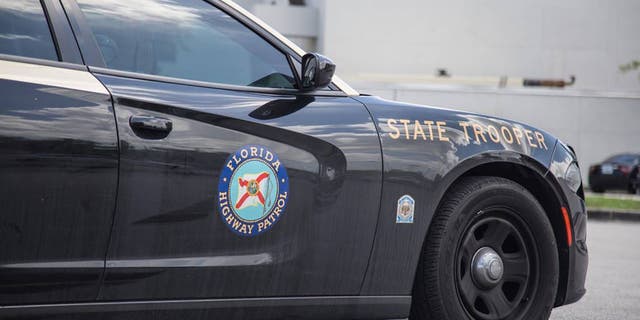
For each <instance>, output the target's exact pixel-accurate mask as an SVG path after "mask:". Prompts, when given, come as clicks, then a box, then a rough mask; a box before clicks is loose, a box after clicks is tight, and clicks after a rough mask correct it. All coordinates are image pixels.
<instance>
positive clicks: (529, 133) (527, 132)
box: [524, 129, 538, 148]
mask: <svg viewBox="0 0 640 320" xmlns="http://www.w3.org/2000/svg"><path fill="white" fill-rule="evenodd" d="M524 135H525V136H527V141H528V142H529V145H530V146H531V147H532V148H537V147H538V146H537V145H535V144H534V143H533V136H532V135H531V130H527V129H524Z"/></svg>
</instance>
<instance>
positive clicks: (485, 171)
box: [451, 162, 569, 306]
mask: <svg viewBox="0 0 640 320" xmlns="http://www.w3.org/2000/svg"><path fill="white" fill-rule="evenodd" d="M469 176H492V177H501V178H505V179H509V180H512V181H515V182H517V183H518V184H520V185H522V186H523V187H525V188H526V189H527V190H529V192H531V194H533V196H535V197H536V199H537V200H538V202H539V203H540V205H542V207H543V208H544V210H545V212H546V213H547V217H548V218H549V221H550V222H551V225H552V227H553V233H554V235H555V237H556V244H557V246H558V260H559V267H560V270H559V279H558V290H557V293H556V300H555V304H556V306H558V305H560V304H562V302H563V301H564V297H565V296H566V290H567V280H568V270H569V248H568V246H567V243H566V240H565V239H566V235H565V232H566V231H565V226H564V221H563V218H562V215H561V203H560V200H559V199H558V197H557V195H556V192H555V191H554V189H553V187H552V186H551V185H550V184H549V182H548V181H547V180H545V178H544V177H542V176H541V175H540V174H539V173H538V172H536V171H534V170H533V169H530V168H528V167H525V166H523V165H519V164H515V163H508V162H492V163H487V164H483V165H480V166H477V167H475V168H473V169H471V170H469V171H467V172H466V173H464V174H463V175H462V176H460V177H458V178H457V179H456V181H455V182H454V183H452V184H451V186H453V185H455V184H456V183H457V182H458V181H459V180H460V179H461V178H464V177H469Z"/></svg>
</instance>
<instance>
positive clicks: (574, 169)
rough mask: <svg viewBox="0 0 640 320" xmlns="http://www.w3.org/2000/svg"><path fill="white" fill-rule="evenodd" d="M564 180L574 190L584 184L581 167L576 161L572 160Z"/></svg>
mask: <svg viewBox="0 0 640 320" xmlns="http://www.w3.org/2000/svg"><path fill="white" fill-rule="evenodd" d="M564 180H565V181H566V182H567V185H568V186H569V188H570V189H571V190H573V192H577V191H578V189H579V188H580V185H581V184H582V177H581V176H580V168H578V165H577V164H576V163H575V162H572V163H571V164H570V165H569V167H568V168H567V171H566V172H565V173H564Z"/></svg>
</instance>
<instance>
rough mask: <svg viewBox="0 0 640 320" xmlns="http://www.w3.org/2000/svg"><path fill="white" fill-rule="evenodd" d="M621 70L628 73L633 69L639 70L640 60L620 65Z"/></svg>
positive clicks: (639, 76)
mask: <svg viewBox="0 0 640 320" xmlns="http://www.w3.org/2000/svg"><path fill="white" fill-rule="evenodd" d="M619 68H620V71H622V72H624V73H627V72H630V71H633V70H638V69H640V60H633V61H631V62H629V63H626V64H623V65H620V67H619ZM638 78H639V79H640V75H638Z"/></svg>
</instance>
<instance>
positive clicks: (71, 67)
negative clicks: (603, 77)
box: [0, 0, 587, 319]
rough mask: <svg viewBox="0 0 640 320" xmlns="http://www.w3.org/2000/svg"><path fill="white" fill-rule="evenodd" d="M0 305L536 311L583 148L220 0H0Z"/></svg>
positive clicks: (211, 310)
mask: <svg viewBox="0 0 640 320" xmlns="http://www.w3.org/2000/svg"><path fill="white" fill-rule="evenodd" d="M0 51H1V54H0V97H1V99H0V151H1V152H0V208H2V209H1V213H0V246H1V247H0V248H1V249H0V279H1V280H0V306H1V307H0V318H3V319H6V318H12V317H19V318H21V319H24V318H30V317H32V318H38V319H42V318H46V319H84V318H87V319H96V318H98V319H123V318H127V319H233V318H237V319H293V318H316V319H356V318H359V319H363V318H367V319H369V318H377V319H385V318H406V317H410V318H411V319H427V318H428V319H544V318H548V316H549V315H550V312H551V309H552V308H553V307H554V306H560V305H565V304H569V303H572V302H575V301H577V300H578V299H580V297H582V295H583V294H584V293H585V289H584V283H585V274H586V269H587V247H586V242H585V241H586V235H585V226H586V212H585V206H584V195H583V187H582V182H581V178H580V173H579V170H578V164H577V160H576V156H575V154H574V152H573V151H572V150H571V148H569V147H568V146H567V145H565V144H563V143H562V142H560V141H558V139H556V138H554V137H553V136H551V135H550V134H548V133H546V132H544V131H542V130H538V129H536V128H532V127H530V126H528V125H525V124H521V123H517V122H514V121H510V120H505V119H500V118H495V117H488V116H483V115H479V114H473V113H467V112H461V111H454V110H445V109H438V108H432V107H426V106H418V105H410V104H406V103H399V102H392V101H386V100H383V99H380V98H377V97H373V96H368V95H366V94H360V93H358V92H357V91H355V90H354V89H352V88H351V87H349V86H348V85H347V84H346V83H345V82H343V81H341V80H340V79H339V78H338V77H337V76H334V75H333V73H334V70H335V65H334V64H333V63H332V62H331V60H329V59H328V58H326V57H323V56H321V55H319V54H313V53H311V54H307V53H305V52H303V51H302V50H301V49H299V48H298V47H297V46H295V45H294V44H292V43H291V42H290V41H288V40H287V39H285V38H284V37H282V36H281V35H280V34H278V33H277V32H275V31H274V30H272V29H271V28H270V27H268V26H267V25H265V24H264V23H263V22H261V21H260V20H258V19H257V18H255V17H253V16H252V15H251V14H249V13H247V12H246V11H245V10H243V9H242V8H240V7H238V6H237V5H236V4H234V3H233V2H231V1H227V0H212V1H204V0H128V1H116V0H61V1H59V0H42V1H40V0H12V1H2V2H0Z"/></svg>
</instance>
